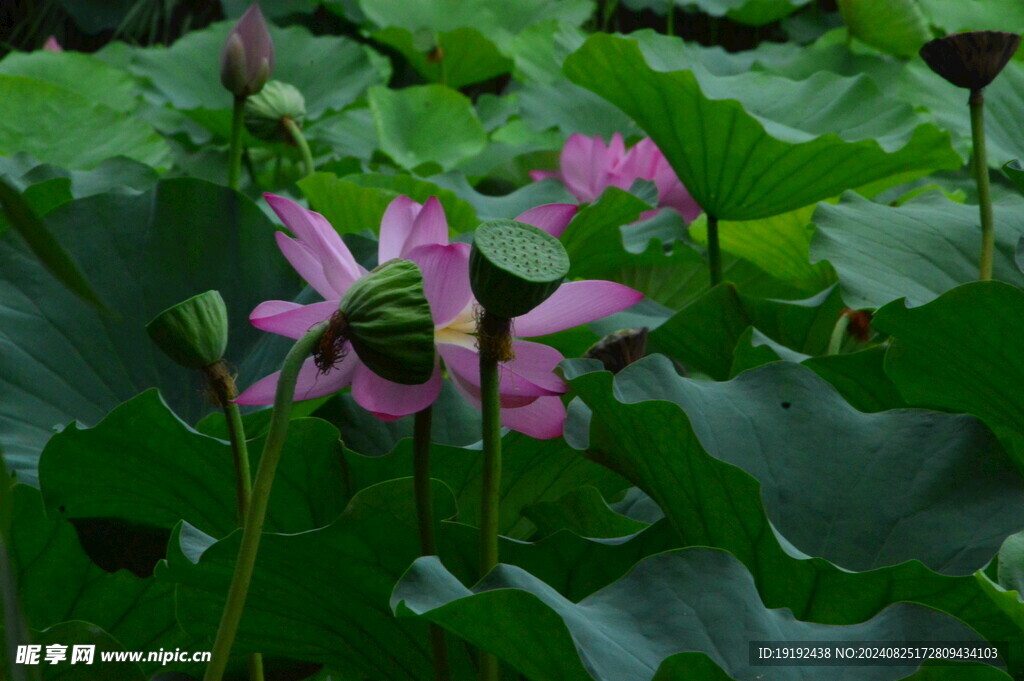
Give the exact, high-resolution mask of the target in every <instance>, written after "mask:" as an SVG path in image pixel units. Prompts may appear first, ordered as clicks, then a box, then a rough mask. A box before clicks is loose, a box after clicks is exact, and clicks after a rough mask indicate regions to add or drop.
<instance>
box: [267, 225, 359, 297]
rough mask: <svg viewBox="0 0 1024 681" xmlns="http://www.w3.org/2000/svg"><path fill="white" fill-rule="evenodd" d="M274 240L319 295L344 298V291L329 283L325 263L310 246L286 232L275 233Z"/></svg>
mask: <svg viewBox="0 0 1024 681" xmlns="http://www.w3.org/2000/svg"><path fill="white" fill-rule="evenodd" d="M274 240H275V241H276V242H277V247H278V248H279V249H280V250H281V254H282V255H283V256H284V257H285V260H287V261H288V262H289V263H290V264H291V266H292V268H293V269H294V270H295V271H296V272H298V273H299V276H300V277H302V278H303V279H305V281H306V283H307V284H309V285H310V286H312V287H313V289H314V290H316V292H317V293H319V294H320V295H322V296H323V297H324V298H340V297H341V296H342V294H343V293H344V291H339V290H337V289H336V288H335V286H334V284H332V283H331V282H330V281H328V279H327V275H326V274H324V266H323V263H321V262H320V258H319V257H317V254H316V253H315V252H314V251H313V249H312V248H310V247H309V245H308V244H306V243H303V242H302V241H299V240H298V239H293V238H291V237H290V236H288V235H287V234H285V233H284V232H275V233H274Z"/></svg>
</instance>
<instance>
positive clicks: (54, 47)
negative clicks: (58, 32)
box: [43, 35, 64, 52]
mask: <svg viewBox="0 0 1024 681" xmlns="http://www.w3.org/2000/svg"><path fill="white" fill-rule="evenodd" d="M43 49H44V50H46V51H47V52H63V51H64V48H63V47H61V46H60V43H58V42H57V38H56V37H54V36H52V35H51V36H50V37H49V38H47V39H46V42H45V43H43Z"/></svg>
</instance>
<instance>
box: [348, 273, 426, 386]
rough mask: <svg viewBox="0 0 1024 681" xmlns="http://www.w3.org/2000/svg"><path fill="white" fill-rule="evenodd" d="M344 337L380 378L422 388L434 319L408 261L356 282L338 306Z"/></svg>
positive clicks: (417, 276) (420, 278)
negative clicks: (342, 321) (345, 328)
mask: <svg viewBox="0 0 1024 681" xmlns="http://www.w3.org/2000/svg"><path fill="white" fill-rule="evenodd" d="M338 309H339V310H340V311H341V314H342V316H343V317H344V320H345V323H346V324H347V330H346V332H345V336H346V337H347V338H348V340H350V341H351V342H352V347H353V348H355V351H356V354H358V355H359V359H361V360H362V361H363V363H364V364H365V365H366V366H367V367H369V368H370V370H371V371H372V372H373V373H375V374H377V375H378V376H380V377H381V378H384V379H387V380H389V381H394V382H395V383H401V384H403V385H418V384H420V383H426V382H427V381H428V380H429V379H430V377H431V376H432V375H433V373H434V361H435V360H434V353H435V350H434V318H433V317H432V316H431V314H430V303H429V302H427V297H426V295H425V294H424V293H423V274H422V273H421V272H420V268H419V267H417V266H416V263H414V262H412V261H410V260H389V261H388V262H386V263H384V264H382V265H380V266H378V267H377V268H376V269H374V270H372V271H371V272H370V273H369V274H367V275H365V276H363V277H361V278H360V279H359V280H357V281H356V282H355V283H354V284H352V286H350V287H349V289H348V291H346V292H345V295H344V297H342V299H341V302H340V303H339V305H338Z"/></svg>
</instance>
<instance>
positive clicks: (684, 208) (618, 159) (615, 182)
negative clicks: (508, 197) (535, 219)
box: [530, 133, 701, 223]
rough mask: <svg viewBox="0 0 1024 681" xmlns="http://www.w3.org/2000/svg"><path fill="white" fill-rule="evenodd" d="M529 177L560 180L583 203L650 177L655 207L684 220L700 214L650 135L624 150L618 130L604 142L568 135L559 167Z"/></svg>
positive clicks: (598, 137)
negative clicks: (654, 190) (673, 213)
mask: <svg viewBox="0 0 1024 681" xmlns="http://www.w3.org/2000/svg"><path fill="white" fill-rule="evenodd" d="M530 177H531V178H533V180H534V181H538V182H539V181H540V180H545V179H548V178H554V179H557V180H561V181H562V182H563V183H564V184H565V187H566V189H568V190H569V192H570V193H571V194H572V195H573V196H575V197H576V198H577V199H578V200H579V201H581V202H585V203H589V202H591V201H594V200H596V199H597V198H598V197H599V196H601V193H602V192H603V191H604V190H605V189H607V188H608V187H618V188H619V189H626V190H628V189H629V188H630V187H631V186H632V185H633V182H635V181H636V180H651V181H653V182H654V184H655V186H657V188H658V206H659V207H662V208H671V209H673V210H675V211H676V212H678V213H679V214H680V215H682V216H683V219H684V220H686V222H688V223H689V222H692V221H693V220H694V218H696V217H697V216H698V215H700V213H701V209H700V206H699V205H697V202H696V201H694V200H693V198H692V197H691V196H690V194H689V192H687V191H686V187H684V186H683V183H682V182H680V181H679V178H678V177H676V173H675V171H674V170H672V166H670V165H669V163H668V160H667V159H666V158H665V155H664V154H662V153H661V150H660V149H658V147H657V146H655V144H654V142H652V141H651V140H650V138H644V139H642V140H640V141H639V142H637V143H636V144H635V145H633V147H631V148H630V149H629V150H628V151H627V150H626V145H625V143H623V141H622V135H620V134H619V133H615V134H614V135H612V140H611V143H610V144H607V145H606V144H605V143H604V139H602V138H601V136H600V135H595V136H594V137H587V136H585V135H580V134H575V135H571V136H570V137H569V140H568V141H567V142H566V143H565V147H563V148H562V157H561V169H560V170H559V171H558V172H555V171H550V170H534V171H531V172H530ZM645 217H646V216H645Z"/></svg>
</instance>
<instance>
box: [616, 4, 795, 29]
mask: <svg viewBox="0 0 1024 681" xmlns="http://www.w3.org/2000/svg"><path fill="white" fill-rule="evenodd" d="M674 2H675V4H677V5H680V4H685V5H687V6H695V7H697V8H698V9H699V10H700V11H702V12H705V13H707V14H710V15H711V16H713V17H722V16H724V17H727V18H729V19H732V20H733V21H735V22H738V23H741V24H747V25H749V26H763V25H765V24H770V23H772V22H775V21H778V20H779V19H782V18H784V17H788V16H789V15H790V14H792V13H793V12H795V11H796V10H798V9H800V8H801V7H803V6H805V5H807V4H808V3H809V2H810V0H674ZM627 4H629V3H628V2H627Z"/></svg>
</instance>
